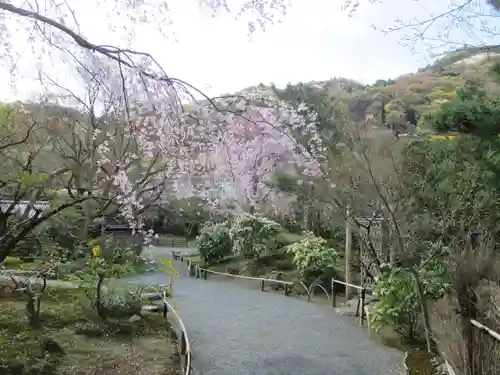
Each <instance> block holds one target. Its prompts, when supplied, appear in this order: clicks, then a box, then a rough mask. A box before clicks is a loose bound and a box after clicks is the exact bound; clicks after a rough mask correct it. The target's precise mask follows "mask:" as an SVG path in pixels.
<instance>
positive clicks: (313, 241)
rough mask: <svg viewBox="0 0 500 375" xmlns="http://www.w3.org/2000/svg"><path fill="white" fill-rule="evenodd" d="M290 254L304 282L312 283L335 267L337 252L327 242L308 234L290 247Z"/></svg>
mask: <svg viewBox="0 0 500 375" xmlns="http://www.w3.org/2000/svg"><path fill="white" fill-rule="evenodd" d="M287 251H288V252H289V253H292V254H293V263H294V264H295V266H296V268H297V270H298V271H299V274H300V276H301V278H302V280H304V281H306V282H307V281H311V279H314V278H316V277H318V276H320V275H321V274H322V273H323V272H324V271H325V270H326V269H328V268H334V267H335V260H336V258H337V256H338V254H337V252H336V251H335V250H334V249H332V248H330V247H328V244H327V241H326V240H325V239H323V238H321V237H316V236H315V235H314V234H313V233H311V232H307V233H305V236H304V238H303V239H302V240H300V241H298V242H295V243H294V244H292V245H289V246H288V248H287Z"/></svg>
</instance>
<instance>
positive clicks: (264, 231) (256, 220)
mask: <svg viewBox="0 0 500 375" xmlns="http://www.w3.org/2000/svg"><path fill="white" fill-rule="evenodd" d="M280 229H281V227H280V225H279V224H278V223H276V222H274V221H272V220H269V219H267V218H266V217H264V216H261V215H258V214H255V215H251V214H243V215H240V216H238V217H237V218H236V219H235V220H234V223H233V225H232V226H231V235H232V237H233V239H234V249H235V250H236V252H237V253H239V254H241V255H243V257H245V258H247V259H255V260H256V262H257V263H258V261H259V257H260V256H261V255H262V254H264V253H265V252H266V251H267V250H268V249H269V248H271V242H272V240H273V239H274V237H275V236H276V235H277V234H278V233H279V231H280Z"/></svg>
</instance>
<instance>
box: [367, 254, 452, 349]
mask: <svg viewBox="0 0 500 375" xmlns="http://www.w3.org/2000/svg"><path fill="white" fill-rule="evenodd" d="M415 272H416V273H417V274H418V277H415ZM417 279H418V280H419V281H420V283H421V292H422V293H423V296H419V290H418V288H417V285H416V283H417ZM449 288H450V283H449V282H448V280H447V272H446V267H445V264H444V259H443V257H437V256H435V257H433V258H432V259H431V258H427V261H425V263H422V264H421V265H420V266H419V267H413V269H411V270H410V269H408V268H404V267H392V266H391V265H390V264H387V263H386V264H382V265H381V267H380V274H379V275H378V276H377V277H376V280H375V284H374V289H373V292H374V294H375V296H377V297H378V298H379V300H378V301H377V302H375V304H374V306H375V309H374V312H373V317H372V321H371V324H372V326H373V328H374V329H375V330H379V329H380V328H382V327H383V326H384V325H386V324H392V325H393V327H394V329H395V330H396V331H397V332H398V333H400V334H401V335H402V336H403V337H404V338H405V339H407V340H408V342H413V341H415V340H421V339H423V338H424V332H423V328H424V327H423V325H422V324H423V323H424V322H423V321H422V306H421V298H422V297H423V298H425V300H426V301H437V300H438V299H440V298H442V297H443V296H444V295H445V294H446V293H447V292H448V291H449Z"/></svg>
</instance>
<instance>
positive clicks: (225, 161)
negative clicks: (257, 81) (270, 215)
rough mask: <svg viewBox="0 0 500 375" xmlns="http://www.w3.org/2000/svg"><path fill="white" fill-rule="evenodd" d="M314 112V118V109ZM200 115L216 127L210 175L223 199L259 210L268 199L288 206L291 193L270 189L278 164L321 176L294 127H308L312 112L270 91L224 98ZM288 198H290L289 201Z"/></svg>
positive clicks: (208, 157) (207, 167)
mask: <svg viewBox="0 0 500 375" xmlns="http://www.w3.org/2000/svg"><path fill="white" fill-rule="evenodd" d="M307 115H308V116H310V117H313V116H314V115H313V114H311V113H307ZM197 117H198V118H199V119H201V121H202V122H203V123H204V124H205V129H209V131H210V133H209V134H210V148H209V150H208V152H207V154H206V155H204V156H205V160H203V162H204V166H205V176H206V179H207V182H208V184H207V185H209V186H210V187H211V189H212V191H214V190H215V191H216V192H219V194H218V196H217V194H214V195H213V197H214V200H216V201H217V203H221V202H224V201H225V202H228V201H231V202H232V203H236V206H237V208H239V211H240V212H243V211H245V208H247V209H248V208H249V209H250V212H254V211H255V209H256V206H257V203H258V202H262V201H264V200H265V201H267V202H269V203H270V204H271V205H272V206H273V208H274V209H278V210H279V209H280V208H281V209H283V208H286V207H283V206H284V205H283V204H281V205H280V203H281V202H280V200H281V201H283V200H284V198H285V195H284V194H279V193H276V192H274V191H272V190H271V189H269V188H268V186H267V185H268V184H269V181H270V178H271V176H272V174H273V172H274V171H275V170H276V169H281V170H286V171H288V172H289V173H292V174H296V175H298V174H308V175H312V176H316V175H318V173H319V164H318V162H317V160H316V158H314V157H312V155H311V153H310V152H309V151H308V150H307V149H306V148H305V147H304V146H303V145H302V144H301V143H299V142H298V141H297V139H296V137H295V134H294V132H293V131H294V129H300V130H301V131H309V129H306V128H305V124H306V116H302V115H300V114H299V113H298V112H297V111H296V110H295V109H294V108H292V107H290V106H289V105H287V104H286V103H284V102H280V101H278V100H276V98H273V97H270V96H269V95H267V94H266V93H265V92H262V91H260V92H253V93H250V94H247V95H245V96H232V97H224V98H218V99H216V100H215V101H214V102H212V103H211V104H209V105H207V106H203V107H201V108H200V109H199V110H198V115H197ZM287 203H289V202H288V201H287Z"/></svg>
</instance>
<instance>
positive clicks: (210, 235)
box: [196, 221, 233, 264]
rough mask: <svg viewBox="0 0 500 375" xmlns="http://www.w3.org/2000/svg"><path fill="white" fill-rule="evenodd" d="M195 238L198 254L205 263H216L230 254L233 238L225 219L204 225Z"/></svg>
mask: <svg viewBox="0 0 500 375" xmlns="http://www.w3.org/2000/svg"><path fill="white" fill-rule="evenodd" d="M196 240H197V242H198V249H199V251H200V255H201V257H202V258H203V261H204V262H205V263H207V264H213V263H217V262H218V261H220V260H222V259H223V258H224V257H225V256H228V255H230V254H231V252H232V249H233V239H232V237H231V233H230V228H229V224H228V222H227V221H225V222H223V223H217V224H210V225H206V226H204V227H203V228H202V230H201V233H200V235H199V236H198V237H197V239H196Z"/></svg>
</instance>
